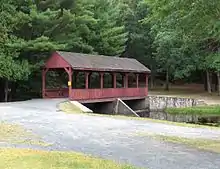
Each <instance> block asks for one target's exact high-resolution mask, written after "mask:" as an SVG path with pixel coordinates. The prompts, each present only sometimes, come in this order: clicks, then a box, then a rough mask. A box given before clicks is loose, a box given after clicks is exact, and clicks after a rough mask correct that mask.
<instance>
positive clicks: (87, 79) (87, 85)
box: [85, 72, 90, 89]
mask: <svg viewBox="0 0 220 169" xmlns="http://www.w3.org/2000/svg"><path fill="white" fill-rule="evenodd" d="M85 74H86V85H85V86H86V89H88V88H89V74H90V73H89V72H86V73H85Z"/></svg>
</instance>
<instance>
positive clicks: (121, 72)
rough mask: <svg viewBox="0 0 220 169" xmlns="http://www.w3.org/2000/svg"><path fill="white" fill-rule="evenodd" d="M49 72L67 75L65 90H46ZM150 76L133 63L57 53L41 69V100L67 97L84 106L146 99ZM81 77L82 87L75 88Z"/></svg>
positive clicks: (129, 60) (97, 56) (100, 57)
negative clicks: (119, 100) (93, 83)
mask: <svg viewBox="0 0 220 169" xmlns="http://www.w3.org/2000/svg"><path fill="white" fill-rule="evenodd" d="M50 70H53V71H56V70H64V71H65V72H66V73H67V75H68V76H67V79H66V82H65V84H66V87H65V86H64V87H63V86H62V87H59V88H48V87H47V85H46V77H47V72H48V71H50ZM149 74H150V70H149V69H148V68H146V67H145V66H144V65H143V64H141V63H140V62H138V61H137V60H135V59H130V58H120V57H113V56H101V55H90V54H81V53H70V52H61V51H57V52H54V53H53V54H52V55H51V57H50V58H49V59H48V61H47V62H46V63H45V65H44V67H43V72H42V95H43V98H64V97H67V98H69V99H70V100H77V101H79V102H84V103H86V102H95V101H97V102H98V101H105V100H106V101H110V100H113V99H115V98H121V99H124V100H132V99H139V98H145V97H146V96H147V95H148V76H149ZM82 77H83V81H81V82H80V83H83V85H81V86H80V87H77V83H79V82H78V81H77V80H78V79H79V78H80V79H82ZM94 79H95V83H96V84H98V85H96V86H95V87H94V86H92V85H91V81H94Z"/></svg>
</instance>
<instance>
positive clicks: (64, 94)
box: [44, 88, 69, 98]
mask: <svg viewBox="0 0 220 169" xmlns="http://www.w3.org/2000/svg"><path fill="white" fill-rule="evenodd" d="M68 97H69V89H68V88H66V89H45V95H44V98H68Z"/></svg>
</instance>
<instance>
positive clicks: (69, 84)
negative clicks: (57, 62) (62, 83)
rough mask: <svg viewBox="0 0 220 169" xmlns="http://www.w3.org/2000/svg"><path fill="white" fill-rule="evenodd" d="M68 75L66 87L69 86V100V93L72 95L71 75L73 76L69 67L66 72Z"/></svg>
mask: <svg viewBox="0 0 220 169" xmlns="http://www.w3.org/2000/svg"><path fill="white" fill-rule="evenodd" d="M68 75H69V82H68V86H69V98H71V93H72V81H73V79H72V75H73V71H72V68H71V67H70V68H69V70H68Z"/></svg>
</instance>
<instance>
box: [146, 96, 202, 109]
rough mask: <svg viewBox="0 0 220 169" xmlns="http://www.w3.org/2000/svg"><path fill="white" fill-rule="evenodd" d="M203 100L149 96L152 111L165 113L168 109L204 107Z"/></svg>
mask: <svg viewBox="0 0 220 169" xmlns="http://www.w3.org/2000/svg"><path fill="white" fill-rule="evenodd" d="M204 104H205V103H204V102H203V101H201V100H197V99H193V98H178V97H168V96H149V105H150V110H151V111H163V110H164V109H166V108H173V107H177V108H181V107H193V106H198V105H204Z"/></svg>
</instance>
